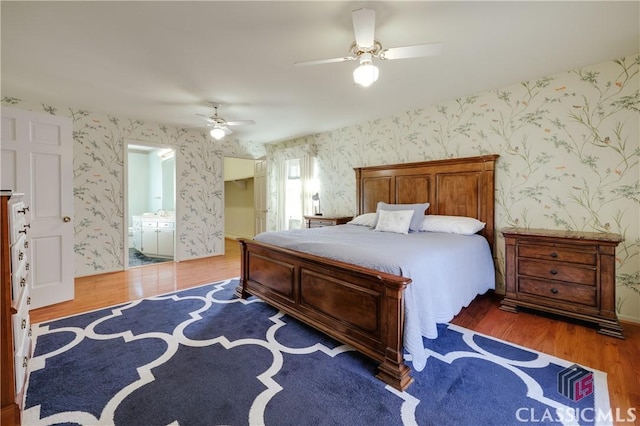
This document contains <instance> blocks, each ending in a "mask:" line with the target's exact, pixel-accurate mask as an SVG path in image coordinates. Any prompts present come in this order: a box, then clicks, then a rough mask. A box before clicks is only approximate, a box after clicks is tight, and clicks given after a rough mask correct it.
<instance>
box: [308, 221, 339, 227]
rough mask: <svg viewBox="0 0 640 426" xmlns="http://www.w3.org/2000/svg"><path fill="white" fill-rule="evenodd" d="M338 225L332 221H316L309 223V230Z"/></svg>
mask: <svg viewBox="0 0 640 426" xmlns="http://www.w3.org/2000/svg"><path fill="white" fill-rule="evenodd" d="M335 224H336V223H335V222H334V221H332V220H318V219H314V220H312V221H310V222H309V228H322V227H323V226H334V225H335Z"/></svg>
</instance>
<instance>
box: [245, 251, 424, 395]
mask: <svg viewBox="0 0 640 426" xmlns="http://www.w3.org/2000/svg"><path fill="white" fill-rule="evenodd" d="M239 241H240V246H241V268H242V269H241V277H240V284H239V285H238V287H237V288H236V295H237V296H239V297H242V298H246V297H248V296H249V295H254V296H256V297H259V298H260V299H262V300H264V301H265V302H267V303H269V304H270V305H272V306H274V307H276V308H278V309H281V310H282V311H284V312H286V313H287V314H289V315H291V316H292V317H294V318H297V319H298V320H300V321H302V322H304V323H306V324H308V325H310V326H312V327H314V328H316V329H318V330H320V331H322V332H324V333H326V334H328V335H329V336H331V337H333V338H335V339H336V340H338V341H340V342H342V343H346V344H348V345H351V346H353V347H354V348H355V349H356V350H358V351H359V352H361V353H363V354H364V355H366V356H368V357H370V358H372V359H374V360H376V361H378V362H380V365H379V366H378V372H377V374H376V377H378V378H379V379H380V380H382V381H383V382H385V383H387V384H389V385H391V386H393V387H394V388H396V389H399V390H404V389H406V388H407V387H408V386H409V385H410V384H411V383H412V382H413V379H412V378H411V376H410V375H409V372H410V369H409V367H407V366H406V365H405V364H404V361H403V349H402V343H403V334H402V333H403V325H404V300H403V295H404V292H403V290H404V289H405V288H406V287H407V285H408V284H409V283H410V282H411V280H410V279H408V278H404V277H399V276H396V275H390V274H385V273H382V272H379V271H375V270H371V269H367V268H362V267H358V266H355V265H350V264H347V263H343V262H337V261H334V260H330V259H326V258H322V257H318V256H314V255H310V254H306V253H301V252H297V251H292V250H288V249H284V248H281V247H276V246H273V245H270V244H265V243H260V242H257V241H253V240H248V239H241V240H239Z"/></svg>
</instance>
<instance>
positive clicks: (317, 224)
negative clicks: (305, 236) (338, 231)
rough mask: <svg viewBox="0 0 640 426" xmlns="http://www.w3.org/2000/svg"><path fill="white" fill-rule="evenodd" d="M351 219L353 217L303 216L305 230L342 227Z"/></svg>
mask: <svg viewBox="0 0 640 426" xmlns="http://www.w3.org/2000/svg"><path fill="white" fill-rule="evenodd" d="M351 219H353V216H316V215H313V216H305V217H304V220H305V222H306V223H307V228H322V227H323V226H335V225H344V224H345V223H347V222H349V221H350V220H351Z"/></svg>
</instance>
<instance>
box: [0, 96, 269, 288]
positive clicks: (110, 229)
mask: <svg viewBox="0 0 640 426" xmlns="http://www.w3.org/2000/svg"><path fill="white" fill-rule="evenodd" d="M2 105H9V106H12V107H14V108H19V109H24V110H31V111H34V112H45V113H48V114H52V115H60V116H67V117H70V118H71V120H72V121H73V143H74V147H73V157H74V158H73V194H74V232H75V236H74V247H75V254H76V256H75V263H76V264H75V275H76V276H84V275H93V274H97V273H103V272H112V271H118V270H122V269H124V245H125V243H126V239H125V232H126V229H125V227H126V226H127V225H126V220H125V217H124V214H125V212H124V195H125V194H124V184H125V182H124V155H125V152H126V144H127V141H146V142H154V143H157V144H163V145H169V146H172V147H174V148H175V149H176V150H177V151H178V155H177V156H176V181H177V182H176V215H177V221H176V223H177V229H176V259H178V260H187V259H192V258H196V257H205V256H211V255H215V254H222V253H223V252H224V226H223V221H224V217H223V216H224V213H223V212H224V205H223V188H224V179H223V175H222V173H223V157H224V156H232V157H245V158H257V157H261V156H264V155H265V151H264V147H263V146H262V145H261V144H252V143H246V142H240V141H238V140H231V139H225V140H224V141H214V140H213V139H211V138H210V137H209V136H208V135H207V134H206V133H204V132H201V131H194V130H191V131H187V130H185V129H178V128H174V127H169V126H165V125H162V124H156V123H146V122H143V121H139V120H135V119H130V118H122V117H112V116H108V115H104V114H100V113H94V112H89V111H85V110H80V109H73V108H69V107H63V106H59V105H56V106H53V105H47V104H40V103H34V102H30V101H26V100H23V99H20V98H18V97H9V96H4V94H3V97H2Z"/></svg>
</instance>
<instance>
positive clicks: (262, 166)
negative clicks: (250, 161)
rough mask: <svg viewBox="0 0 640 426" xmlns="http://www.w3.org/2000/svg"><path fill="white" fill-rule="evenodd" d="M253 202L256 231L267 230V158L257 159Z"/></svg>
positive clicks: (257, 232)
mask: <svg viewBox="0 0 640 426" xmlns="http://www.w3.org/2000/svg"><path fill="white" fill-rule="evenodd" d="M253 204H254V208H255V210H256V211H255V218H256V224H255V233H256V235H258V234H259V233H261V232H264V231H266V230H267V160H256V164H255V169H254V174H253Z"/></svg>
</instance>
